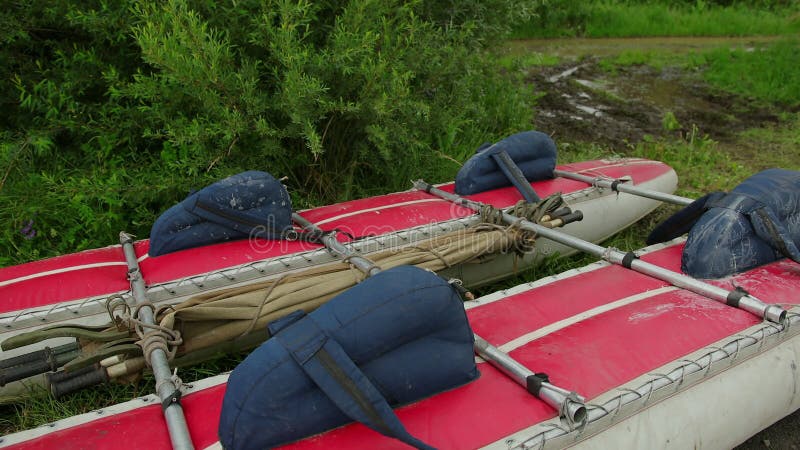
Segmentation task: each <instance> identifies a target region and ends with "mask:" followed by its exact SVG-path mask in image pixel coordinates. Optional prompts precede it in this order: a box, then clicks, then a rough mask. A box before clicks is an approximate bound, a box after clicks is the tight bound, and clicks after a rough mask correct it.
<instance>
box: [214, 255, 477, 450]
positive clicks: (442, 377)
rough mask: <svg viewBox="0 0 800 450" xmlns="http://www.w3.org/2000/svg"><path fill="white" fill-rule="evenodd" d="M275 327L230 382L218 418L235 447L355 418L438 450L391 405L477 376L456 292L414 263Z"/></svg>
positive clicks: (268, 443) (225, 441) (224, 438)
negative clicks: (413, 430)
mask: <svg viewBox="0 0 800 450" xmlns="http://www.w3.org/2000/svg"><path fill="white" fill-rule="evenodd" d="M269 332H270V334H271V335H272V338H270V339H269V340H267V341H266V342H265V343H264V344H262V345H261V347H259V348H258V349H256V350H255V351H254V352H253V353H252V354H250V355H249V356H248V357H247V358H246V359H245V360H244V361H243V362H242V363H241V364H239V366H238V367H236V369H235V370H234V371H233V373H231V376H230V378H229V380H228V387H227V391H226V392H225V398H224V400H223V404H222V414H221V417H220V423H219V437H220V442H221V443H222V445H223V447H224V448H226V449H228V450H233V449H264V448H270V447H274V446H277V445H281V444H286V443H289V442H292V441H295V440H298V439H302V438H304V437H307V436H311V435H314V434H317V433H321V432H323V431H326V430H329V429H332V428H335V427H338V426H341V425H344V424H346V423H348V422H351V421H354V420H355V421H359V422H362V423H364V424H365V425H367V426H369V427H370V428H372V429H374V430H376V431H378V432H380V433H382V434H384V435H387V436H391V437H394V438H397V439H399V440H401V441H403V442H405V443H407V444H409V445H412V446H415V447H418V448H430V447H428V446H427V445H426V444H424V443H423V442H421V441H419V440H418V439H416V438H414V437H412V436H411V435H410V434H409V433H408V432H407V431H406V430H405V428H404V427H403V425H402V424H401V423H400V421H399V419H398V418H397V416H396V415H394V412H393V411H392V409H391V407H393V406H398V405H403V404H407V403H411V402H414V401H417V400H420V399H422V398H425V397H428V396H431V395H433V394H436V393H438V392H442V391H445V390H448V389H451V388H454V387H456V386H460V385H463V384H465V383H467V382H469V381H471V380H473V379H475V378H476V377H477V376H478V371H477V368H476V366H475V358H474V353H473V342H474V340H473V335H472V330H471V329H470V327H469V324H468V322H467V317H466V313H465V311H464V307H463V305H462V303H461V299H460V297H459V295H458V293H457V292H456V291H455V289H453V287H452V286H450V285H449V284H448V283H447V282H446V281H444V280H443V279H441V278H440V277H439V276H437V275H436V274H434V273H431V272H428V271H425V270H422V269H419V268H416V267H411V266H399V267H395V268H393V269H390V270H386V271H384V272H380V273H378V274H377V275H375V276H373V277H370V278H368V279H367V280H365V281H364V282H362V283H360V284H358V285H356V286H355V287H353V288H352V289H350V290H348V291H346V292H344V293H342V294H340V295H338V296H336V297H335V298H333V299H332V300H330V301H329V302H328V303H326V304H325V305H323V306H322V307H320V308H319V309H317V310H316V311H314V312H312V313H311V314H308V315H304V314H303V313H302V312H301V311H298V312H296V313H293V314H291V315H289V316H286V317H284V318H282V319H280V320H278V321H275V322H273V323H271V324H270V325H269Z"/></svg>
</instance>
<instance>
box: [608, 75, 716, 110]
mask: <svg viewBox="0 0 800 450" xmlns="http://www.w3.org/2000/svg"><path fill="white" fill-rule="evenodd" d="M612 86H613V87H612V88H611V89H610V92H612V93H613V94H615V95H617V96H619V97H622V98H627V99H637V100H640V101H642V102H644V103H647V104H650V105H652V106H655V107H656V108H658V109H660V110H661V111H673V112H679V111H681V112H682V111H688V110H691V111H716V110H719V108H720V107H719V105H715V104H713V103H711V102H710V101H709V100H708V99H707V98H704V97H701V96H697V95H695V94H694V93H692V92H688V91H687V90H688V88H687V84H686V81H685V80H680V78H679V75H678V74H676V73H671V72H670V70H664V71H662V72H661V73H652V69H644V70H641V71H636V70H633V71H632V72H631V73H628V74H626V76H625V82H624V83H615V84H613V85H612Z"/></svg>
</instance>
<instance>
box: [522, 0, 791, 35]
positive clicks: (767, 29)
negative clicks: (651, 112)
mask: <svg viewBox="0 0 800 450" xmlns="http://www.w3.org/2000/svg"><path fill="white" fill-rule="evenodd" d="M798 31H800V15H798V11H797V9H796V7H794V8H793V7H791V6H787V7H785V8H780V9H775V10H770V9H762V8H757V7H753V6H749V5H744V4H737V5H732V6H725V7H720V6H712V5H708V4H707V3H706V2H703V1H698V2H696V3H694V4H693V5H681V6H676V5H674V4H672V5H670V4H666V2H647V3H634V2H625V1H621V0H605V1H600V2H574V1H569V0H562V1H552V2H547V4H546V5H545V6H544V7H543V8H542V9H541V11H540V12H539V15H538V17H534V18H532V19H531V20H530V21H529V22H527V23H525V24H522V25H519V26H517V27H516V28H515V29H514V30H513V32H512V33H511V38H513V39H529V38H546V37H575V36H581V37H637V36H758V35H784V34H791V33H796V32H798Z"/></svg>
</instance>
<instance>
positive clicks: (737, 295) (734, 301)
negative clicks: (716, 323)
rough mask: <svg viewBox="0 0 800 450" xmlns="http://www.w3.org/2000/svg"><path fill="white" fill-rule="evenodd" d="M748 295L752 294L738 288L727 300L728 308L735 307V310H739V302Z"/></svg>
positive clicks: (730, 293) (729, 294)
mask: <svg viewBox="0 0 800 450" xmlns="http://www.w3.org/2000/svg"><path fill="white" fill-rule="evenodd" d="M747 295H750V293H749V292H747V291H746V290H744V288H743V287H741V286H736V289H734V290H732V291H730V292H729V293H728V298H727V299H726V301H725V304H727V305H728V306H733V307H734V308H738V307H739V301H740V300H741V299H742V297H745V296H747Z"/></svg>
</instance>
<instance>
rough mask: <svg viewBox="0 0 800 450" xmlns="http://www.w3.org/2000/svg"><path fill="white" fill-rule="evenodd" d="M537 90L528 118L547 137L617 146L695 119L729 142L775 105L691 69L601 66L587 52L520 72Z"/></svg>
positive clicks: (769, 117) (773, 118) (772, 118)
mask: <svg viewBox="0 0 800 450" xmlns="http://www.w3.org/2000/svg"><path fill="white" fill-rule="evenodd" d="M528 81H530V82H531V83H533V84H534V85H535V86H536V87H537V90H538V91H540V92H541V91H543V92H546V93H545V94H544V96H543V97H541V98H540V99H539V100H538V102H537V111H536V118H535V120H534V124H535V125H536V127H537V128H538V129H540V130H542V131H545V132H547V133H549V134H551V135H552V136H553V137H554V139H556V140H557V141H559V140H567V141H569V142H576V141H578V142H591V143H595V144H601V145H604V146H607V147H609V148H613V149H614V150H615V151H618V152H625V151H626V149H627V148H629V144H635V143H636V142H639V141H641V140H642V139H644V138H645V136H648V135H649V136H654V137H669V136H675V135H676V134H677V133H681V132H682V133H684V134H685V133H686V132H688V131H690V128H691V127H692V126H697V128H698V129H699V131H700V132H701V133H703V134H708V135H709V136H710V137H711V138H712V139H714V140H716V141H720V142H726V143H730V142H733V141H734V140H736V138H737V135H738V133H739V132H741V131H744V130H745V129H749V128H758V127H763V126H766V125H769V124H775V123H777V122H778V120H779V118H778V116H777V112H775V111H772V110H770V109H767V108H764V107H759V106H756V105H754V104H753V103H752V102H748V101H747V100H745V99H742V98H741V97H737V96H734V95H730V94H726V93H723V92H719V91H715V90H714V89H712V88H711V87H710V86H709V85H708V84H706V83H705V82H704V81H703V80H702V79H701V78H700V76H699V75H697V74H693V73H687V72H685V71H682V70H680V69H677V68H664V69H655V68H652V67H649V66H629V67H621V68H616V69H615V71H614V72H613V73H611V72H608V71H606V70H604V69H603V68H601V65H600V59H598V58H596V57H593V58H589V59H583V60H581V61H580V62H569V63H566V64H560V65H558V66H554V67H544V68H539V69H536V70H533V71H531V72H530V73H529V75H528Z"/></svg>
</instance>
